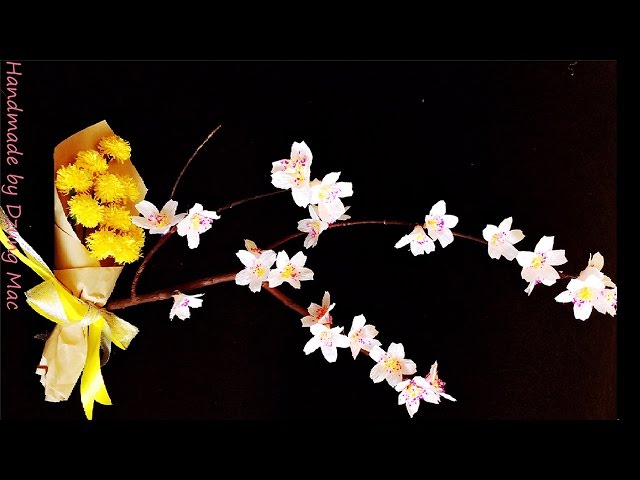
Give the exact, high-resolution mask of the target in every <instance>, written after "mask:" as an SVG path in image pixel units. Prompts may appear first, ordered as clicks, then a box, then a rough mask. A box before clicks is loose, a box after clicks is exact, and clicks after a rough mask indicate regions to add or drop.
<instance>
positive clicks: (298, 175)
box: [271, 142, 313, 207]
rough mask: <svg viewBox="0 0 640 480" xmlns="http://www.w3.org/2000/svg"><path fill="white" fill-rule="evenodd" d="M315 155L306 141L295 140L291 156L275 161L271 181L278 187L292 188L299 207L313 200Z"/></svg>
mask: <svg viewBox="0 0 640 480" xmlns="http://www.w3.org/2000/svg"><path fill="white" fill-rule="evenodd" d="M312 160H313V155H312V154H311V150H310V149H309V147H308V146H307V144H306V143H304V142H300V143H297V142H293V145H292V146H291V158H288V159H285V160H280V161H278V162H273V168H272V170H271V183H272V184H273V186H274V187H276V188H282V189H284V190H289V189H290V190H291V195H292V196H293V200H294V202H296V205H298V206H299V207H306V206H307V205H309V201H310V200H311V190H310V188H309V178H310V176H311V161H312Z"/></svg>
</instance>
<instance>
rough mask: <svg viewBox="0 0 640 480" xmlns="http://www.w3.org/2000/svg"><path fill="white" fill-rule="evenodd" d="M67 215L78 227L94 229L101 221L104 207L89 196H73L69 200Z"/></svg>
mask: <svg viewBox="0 0 640 480" xmlns="http://www.w3.org/2000/svg"><path fill="white" fill-rule="evenodd" d="M69 213H70V214H71V216H72V217H74V218H75V219H76V222H78V223H79V224H80V225H83V226H85V227H87V228H95V227H97V226H98V224H99V223H100V222H101V221H102V217H103V215H104V207H103V206H102V205H100V204H99V203H98V201H97V200H96V199H95V198H93V197H92V196H91V195H87V194H85V193H83V194H80V195H74V196H73V197H71V198H70V199H69Z"/></svg>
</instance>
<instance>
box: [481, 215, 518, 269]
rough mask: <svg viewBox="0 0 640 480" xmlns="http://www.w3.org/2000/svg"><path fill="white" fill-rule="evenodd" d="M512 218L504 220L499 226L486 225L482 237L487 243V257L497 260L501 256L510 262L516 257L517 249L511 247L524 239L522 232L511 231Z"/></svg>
mask: <svg viewBox="0 0 640 480" xmlns="http://www.w3.org/2000/svg"><path fill="white" fill-rule="evenodd" d="M511 222H513V218H512V217H509V218H505V219H504V220H503V221H502V222H500V225H498V226H497V227H496V226H495V225H491V224H489V225H487V226H486V227H485V228H484V230H482V236H483V238H484V239H485V240H486V241H487V243H488V248H489V256H490V257H491V258H495V259H496V260H497V259H499V258H500V257H501V256H503V257H504V258H506V259H507V260H509V261H511V260H513V259H514V258H516V257H517V256H518V249H517V248H516V247H514V246H513V244H514V243H518V242H519V241H520V240H522V239H523V238H524V234H523V233H522V230H511Z"/></svg>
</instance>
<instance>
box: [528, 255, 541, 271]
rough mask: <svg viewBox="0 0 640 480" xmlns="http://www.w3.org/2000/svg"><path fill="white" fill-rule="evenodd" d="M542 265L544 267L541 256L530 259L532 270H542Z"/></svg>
mask: <svg viewBox="0 0 640 480" xmlns="http://www.w3.org/2000/svg"><path fill="white" fill-rule="evenodd" d="M542 265H544V258H543V257H542V255H536V256H535V257H533V258H532V259H531V267H532V268H536V269H538V268H542Z"/></svg>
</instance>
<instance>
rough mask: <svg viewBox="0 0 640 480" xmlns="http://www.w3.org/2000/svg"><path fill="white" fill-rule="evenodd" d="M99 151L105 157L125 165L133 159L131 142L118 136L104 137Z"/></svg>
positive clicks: (99, 145)
mask: <svg viewBox="0 0 640 480" xmlns="http://www.w3.org/2000/svg"><path fill="white" fill-rule="evenodd" d="M98 150H99V151H100V153H102V154H103V155H106V156H107V157H109V158H112V159H114V160H117V161H118V162H120V163H124V162H126V161H127V160H129V159H130V158H131V146H130V145H129V142H127V141H126V140H124V139H123V138H120V137H119V136H118V135H111V136H109V137H104V138H102V139H101V140H100V142H99V143H98Z"/></svg>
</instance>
